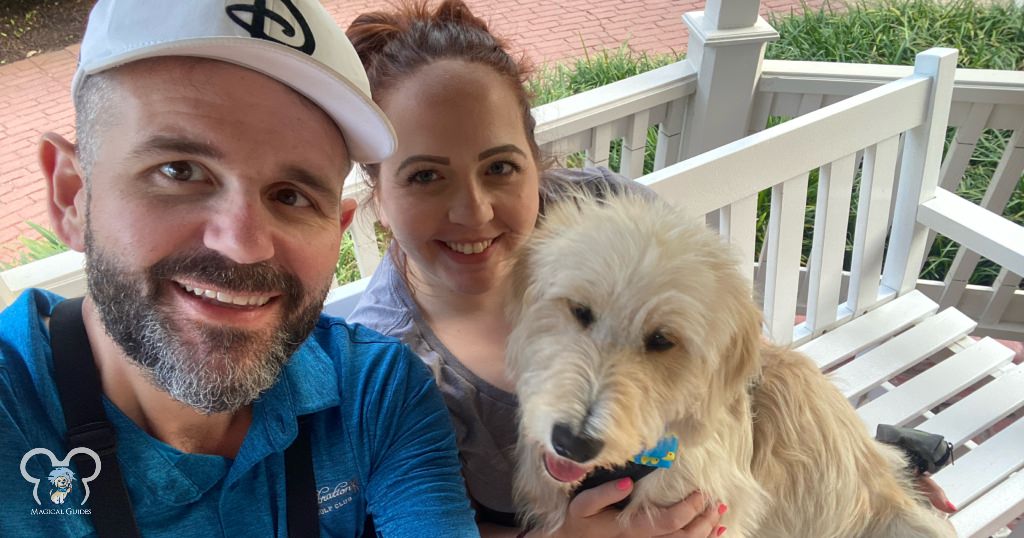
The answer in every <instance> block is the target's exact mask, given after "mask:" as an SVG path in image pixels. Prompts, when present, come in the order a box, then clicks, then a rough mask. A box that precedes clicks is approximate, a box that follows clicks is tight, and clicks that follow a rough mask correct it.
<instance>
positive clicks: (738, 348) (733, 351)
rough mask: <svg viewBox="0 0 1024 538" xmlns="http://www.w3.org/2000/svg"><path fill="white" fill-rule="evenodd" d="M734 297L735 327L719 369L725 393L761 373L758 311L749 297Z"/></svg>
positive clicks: (746, 384)
mask: <svg viewBox="0 0 1024 538" xmlns="http://www.w3.org/2000/svg"><path fill="white" fill-rule="evenodd" d="M744 299H745V300H740V301H738V303H739V304H737V305H736V307H735V308H734V312H735V313H734V316H735V318H734V319H735V323H736V330H735V332H734V334H733V337H732V340H731V341H730V342H729V344H728V346H727V347H726V348H725V352H724V355H723V357H722V362H721V367H720V368H719V373H720V374H721V378H720V380H719V381H720V382H721V383H722V388H723V389H724V390H725V391H726V394H734V393H735V392H736V391H739V390H743V391H745V390H746V389H747V386H748V385H749V384H750V383H751V381H752V380H753V379H754V378H755V377H756V376H757V375H759V374H760V373H761V346H762V340H761V339H762V334H761V321H762V319H761V311H760V310H758V309H757V306H756V305H754V303H753V301H751V300H749V299H746V297H744Z"/></svg>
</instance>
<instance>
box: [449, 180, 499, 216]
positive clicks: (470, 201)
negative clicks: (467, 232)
mask: <svg viewBox="0 0 1024 538" xmlns="http://www.w3.org/2000/svg"><path fill="white" fill-rule="evenodd" d="M493 218H494V207H493V205H492V201H491V196H490V194H489V193H488V192H487V191H486V189H484V188H482V187H481V186H480V185H479V184H477V183H476V180H475V179H474V180H472V181H471V184H470V186H469V187H467V188H465V189H462V191H461V192H460V193H459V194H458V195H457V196H456V197H455V199H454V200H453V201H452V205H451V207H450V208H449V210H448V219H449V220H450V221H451V222H452V223H454V224H461V225H463V226H466V227H477V226H482V225H484V224H487V223H488V222H490V221H491V219H493Z"/></svg>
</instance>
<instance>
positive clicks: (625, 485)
mask: <svg viewBox="0 0 1024 538" xmlns="http://www.w3.org/2000/svg"><path fill="white" fill-rule="evenodd" d="M631 485H633V481H632V480H630V479H629V478H620V479H619V481H618V482H616V483H615V487H616V488H617V489H618V490H619V491H626V490H627V489H629V487H630V486H631Z"/></svg>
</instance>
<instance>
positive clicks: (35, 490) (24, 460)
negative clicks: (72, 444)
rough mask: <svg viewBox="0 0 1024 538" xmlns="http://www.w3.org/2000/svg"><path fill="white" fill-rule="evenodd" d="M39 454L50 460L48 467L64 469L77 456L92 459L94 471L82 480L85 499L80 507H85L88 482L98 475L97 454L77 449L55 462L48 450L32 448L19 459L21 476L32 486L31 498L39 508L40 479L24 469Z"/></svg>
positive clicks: (55, 457)
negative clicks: (80, 455) (94, 463)
mask: <svg viewBox="0 0 1024 538" xmlns="http://www.w3.org/2000/svg"><path fill="white" fill-rule="evenodd" d="M39 454H46V455H47V456H48V457H49V458H50V465H51V466H52V467H65V468H66V467H68V466H69V465H70V464H71V458H73V457H75V456H76V455H78V454H85V455H87V456H89V457H90V458H92V460H93V461H94V462H96V470H95V471H94V472H93V473H92V475H91V476H88V477H83V478H82V487H83V488H85V498H84V499H82V506H85V502H86V501H88V500H89V482H91V481H93V480H94V479H95V478H96V477H97V476H99V475H100V456H99V454H97V453H96V452H95V451H93V450H91V449H88V448H85V447H78V448H74V449H72V450H71V452H68V455H67V456H66V457H65V458H64V459H62V460H60V461H57V456H55V455H54V454H53V452H50V451H49V450H48V449H45V448H33V449H32V450H29V451H28V452H26V453H25V455H24V456H22V457H21V476H22V478H24V479H25V480H26V481H28V482H29V483H30V484H32V498H33V499H35V500H36V504H38V505H40V506H42V504H43V503H41V502H39V482H40V479H39V478H36V477H34V476H32V475H30V474H28V469H27V468H26V466H27V465H28V460H30V459H32V457H33V456H38V455H39ZM61 502H63V498H62V499H61Z"/></svg>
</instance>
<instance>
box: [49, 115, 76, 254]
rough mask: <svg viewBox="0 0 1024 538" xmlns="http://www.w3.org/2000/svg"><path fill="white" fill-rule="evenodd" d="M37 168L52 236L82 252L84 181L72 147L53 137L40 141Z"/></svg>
mask: <svg viewBox="0 0 1024 538" xmlns="http://www.w3.org/2000/svg"><path fill="white" fill-rule="evenodd" d="M39 167H40V168H41V169H42V171H43V176H44V177H45V178H46V203H47V213H49V215H50V224H51V225H52V226H53V231H54V233H56V234H57V237H59V238H60V240H61V241H63V242H64V243H65V244H67V245H68V246H69V247H71V248H72V249H74V250H77V251H79V252H83V251H85V211H86V195H85V178H84V177H83V174H82V170H81V166H80V164H79V162H78V157H77V156H76V155H75V145H74V144H72V143H71V142H68V141H67V140H65V139H64V137H62V136H60V135H58V134H56V133H46V134H44V135H43V136H42V138H40V140H39Z"/></svg>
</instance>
